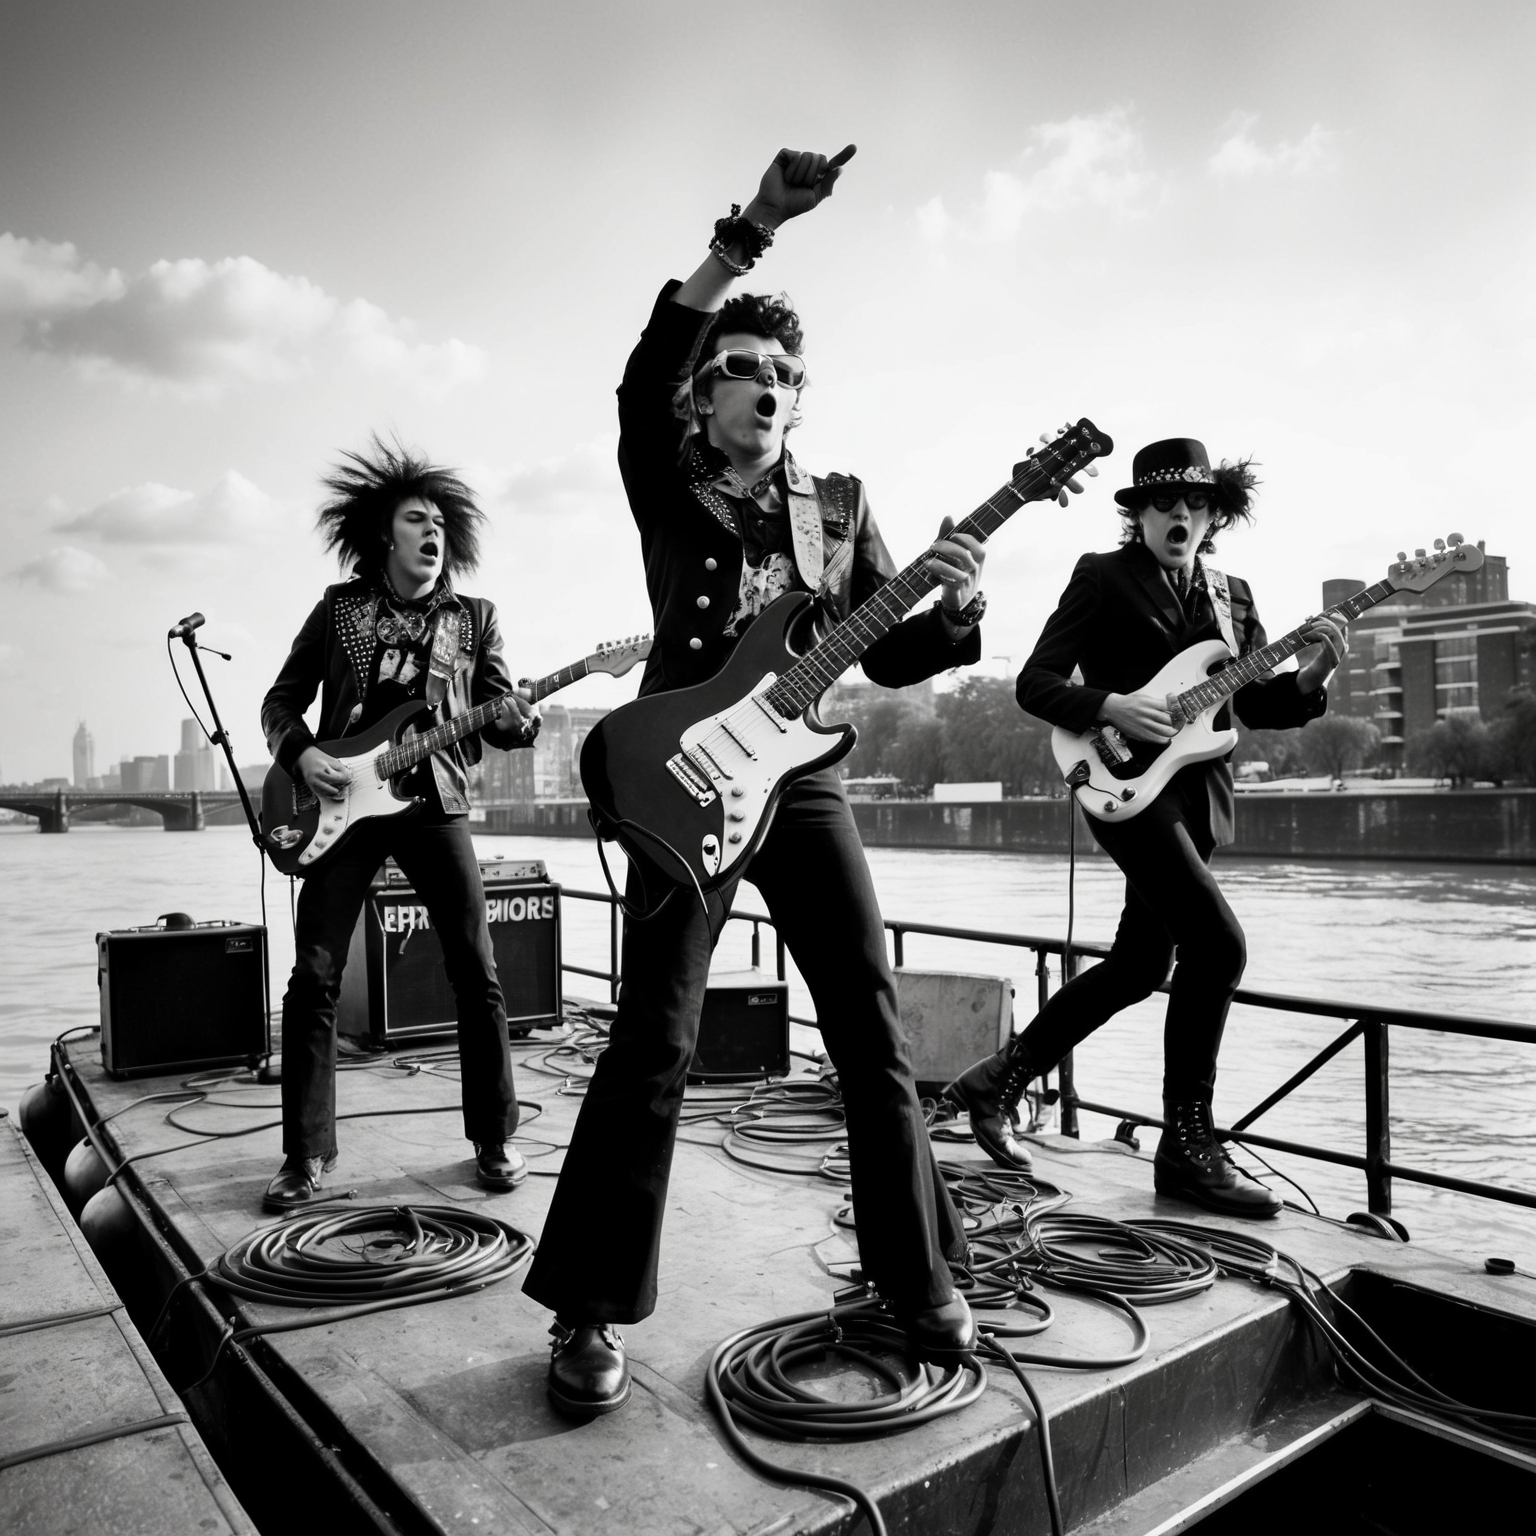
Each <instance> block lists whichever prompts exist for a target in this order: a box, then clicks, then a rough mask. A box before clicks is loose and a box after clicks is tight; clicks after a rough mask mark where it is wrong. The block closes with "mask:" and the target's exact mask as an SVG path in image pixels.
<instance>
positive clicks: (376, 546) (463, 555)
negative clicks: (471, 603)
mask: <svg viewBox="0 0 1536 1536" xmlns="http://www.w3.org/2000/svg"><path fill="white" fill-rule="evenodd" d="M320 483H321V484H322V485H323V486H324V487H325V488H326V489H327V490H328V491H329V492H330V493H331V499H330V500H329V501H327V502H326V503H325V505H324V506H322V507H321V508H320V514H319V517H318V519H317V522H318V525H319V528H320V532H321V534H322V535H323V536H324V538H325V547H326V551H327V552H329V551H331V550H335V551H336V553H337V558H338V559H339V560H340V562H341V566H342V569H343V570H356V571H358V572H359V573H371V572H374V571H377V570H379V569H381V568H382V566H383V564H384V552H385V548H386V545H387V544H388V541H389V528H390V523H391V522H392V521H393V519H394V515H395V511H396V509H397V508H398V507H399V505H400V503H401V502H402V501H405V500H406V499H407V498H409V497H412V496H419V497H421V499H422V500H423V501H430V502H431V503H432V504H433V505H434V506H435V507H437V509H438V510H439V511H440V512H441V513H442V514H443V544H444V549H443V569H444V571H446V572H447V574H448V575H449V576H457V575H460V574H462V573H463V572H466V571H472V570H474V568H475V567H476V566H477V565H478V564H479V563H480V528H481V525H482V524H483V523H484V522H485V513H483V512H482V511H481V510H480V508H479V506H478V505H477V504H476V502H475V496H474V492H473V491H471V490H470V488H469V487H468V486H467V485H465V483H464V482H463V481H462V480H461V479H460V478H459V476H458V474H457V473H456V472H455V471H453V470H451V469H445V468H443V467H442V466H441V465H439V464H433V463H432V462H431V461H430V460H429V459H427V458H425V457H424V456H423V455H422V454H419V453H415V452H413V451H412V450H411V449H409V448H406V447H404V446H403V445H402V444H401V442H400V440H399V439H398V438H396V439H395V441H394V442H393V443H386V442H384V441H383V439H382V438H380V437H379V436H378V434H377V433H375V434H374V436H373V438H372V440H371V442H370V444H369V446H368V448H367V449H365V450H364V451H363V452H362V453H343V454H342V456H341V462H340V463H339V464H338V465H336V467H335V468H334V469H333V470H332V471H331V472H330V474H328V475H326V476H324V477H323V478H322V480H321V482H320Z"/></svg>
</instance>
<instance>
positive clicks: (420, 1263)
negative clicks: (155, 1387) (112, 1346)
mask: <svg viewBox="0 0 1536 1536" xmlns="http://www.w3.org/2000/svg"><path fill="white" fill-rule="evenodd" d="M532 1254H533V1239H532V1238H530V1237H529V1236H528V1235H527V1234H526V1233H524V1232H520V1231H519V1230H518V1229H517V1228H516V1227H513V1226H510V1225H509V1224H508V1223H506V1222H504V1221H498V1220H497V1219H496V1218H495V1217H494V1216H486V1215H483V1214H481V1213H480V1212H478V1211H468V1210H464V1209H463V1208H461V1207H457V1206H412V1205H395V1206H361V1207H358V1206H349V1207H348V1208H346V1209H344V1210H342V1209H337V1208H336V1207H334V1206H319V1207H316V1208H314V1209H312V1210H308V1211H305V1212H304V1213H303V1214H302V1215H299V1216H296V1217H293V1218H291V1219H290V1220H287V1221H283V1222H280V1223H278V1224H277V1225H276V1226H272V1227H264V1228H262V1229H261V1230H259V1231H256V1232H252V1233H251V1234H250V1235H249V1236H246V1237H243V1238H241V1239H240V1241H239V1242H238V1243H236V1244H234V1246H233V1247H231V1248H229V1249H227V1250H226V1251H225V1252H224V1253H223V1254H221V1255H220V1257H219V1258H218V1260H217V1261H216V1262H215V1263H214V1264H212V1265H211V1266H210V1267H209V1268H208V1269H207V1270H206V1271H205V1272H204V1273H203V1274H201V1275H197V1276H189V1277H188V1279H189V1280H203V1281H207V1282H209V1283H211V1284H213V1285H216V1286H218V1287H219V1289H221V1290H223V1291H225V1292H227V1293H228V1294H229V1295H231V1296H235V1297H238V1298H239V1299H240V1300H241V1301H245V1302H257V1303H260V1304H261V1305H263V1306H274V1307H308V1308H317V1309H318V1308H323V1309H325V1310H324V1311H322V1312H319V1313H318V1315H311V1316H307V1317H302V1318H295V1319H294V1320H293V1321H291V1322H271V1323H257V1324H252V1325H250V1326H247V1327H243V1328H239V1327H236V1326H235V1324H234V1322H232V1321H231V1322H229V1323H227V1324H226V1326H225V1329H224V1332H223V1334H222V1335H221V1336H220V1338H219V1342H218V1344H217V1345H216V1346H215V1348H214V1351H213V1358H212V1360H210V1362H209V1364H208V1369H207V1370H206V1371H204V1372H203V1374H202V1375H201V1376H200V1377H199V1378H198V1379H197V1380H196V1381H195V1382H192V1383H191V1384H190V1385H188V1386H186V1387H183V1388H181V1389H179V1390H181V1391H182V1392H190V1391H191V1390H192V1389H193V1388H194V1387H198V1386H201V1385H202V1384H203V1382H205V1381H207V1380H208V1378H209V1377H210V1376H211V1375H212V1374H213V1371H214V1367H215V1366H217V1364H218V1362H219V1356H220V1354H221V1353H222V1351H223V1348H224V1346H225V1344H227V1343H230V1342H233V1343H236V1344H239V1343H242V1342H243V1341H244V1340H246V1339H248V1338H253V1337H255V1336H257V1335H260V1334H268V1333H289V1332H292V1331H294V1330H296V1329H300V1328H314V1327H319V1326H322V1325H325V1324H329V1323H336V1322H341V1321H342V1320H343V1319H345V1318H349V1317H363V1316H365V1315H366V1314H368V1313H371V1312H387V1311H390V1310H391V1309H393V1308H396V1307H411V1306H418V1305H422V1304H425V1303H427V1302H433V1301H448V1300H451V1299H452V1298H453V1297H455V1296H464V1295H467V1294H469V1293H470V1292H472V1291H479V1290H483V1289H485V1287H486V1286H488V1285H494V1284H496V1283H497V1282H498V1281H501V1280H505V1279H507V1278H508V1276H510V1275H512V1274H514V1273H516V1271H517V1270H518V1269H519V1268H521V1266H522V1265H523V1264H525V1263H526V1262H527V1261H528V1259H529V1258H530V1257H531V1256H532ZM169 1304H170V1298H169V1297H167V1298H166V1306H165V1307H163V1308H162V1309H161V1317H162V1318H163V1317H164V1315H165V1312H166V1310H168V1308H169ZM158 1327H159V1321H157V1322H156V1324H155V1329H151V1334H153V1333H154V1332H155V1330H156V1329H158Z"/></svg>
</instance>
